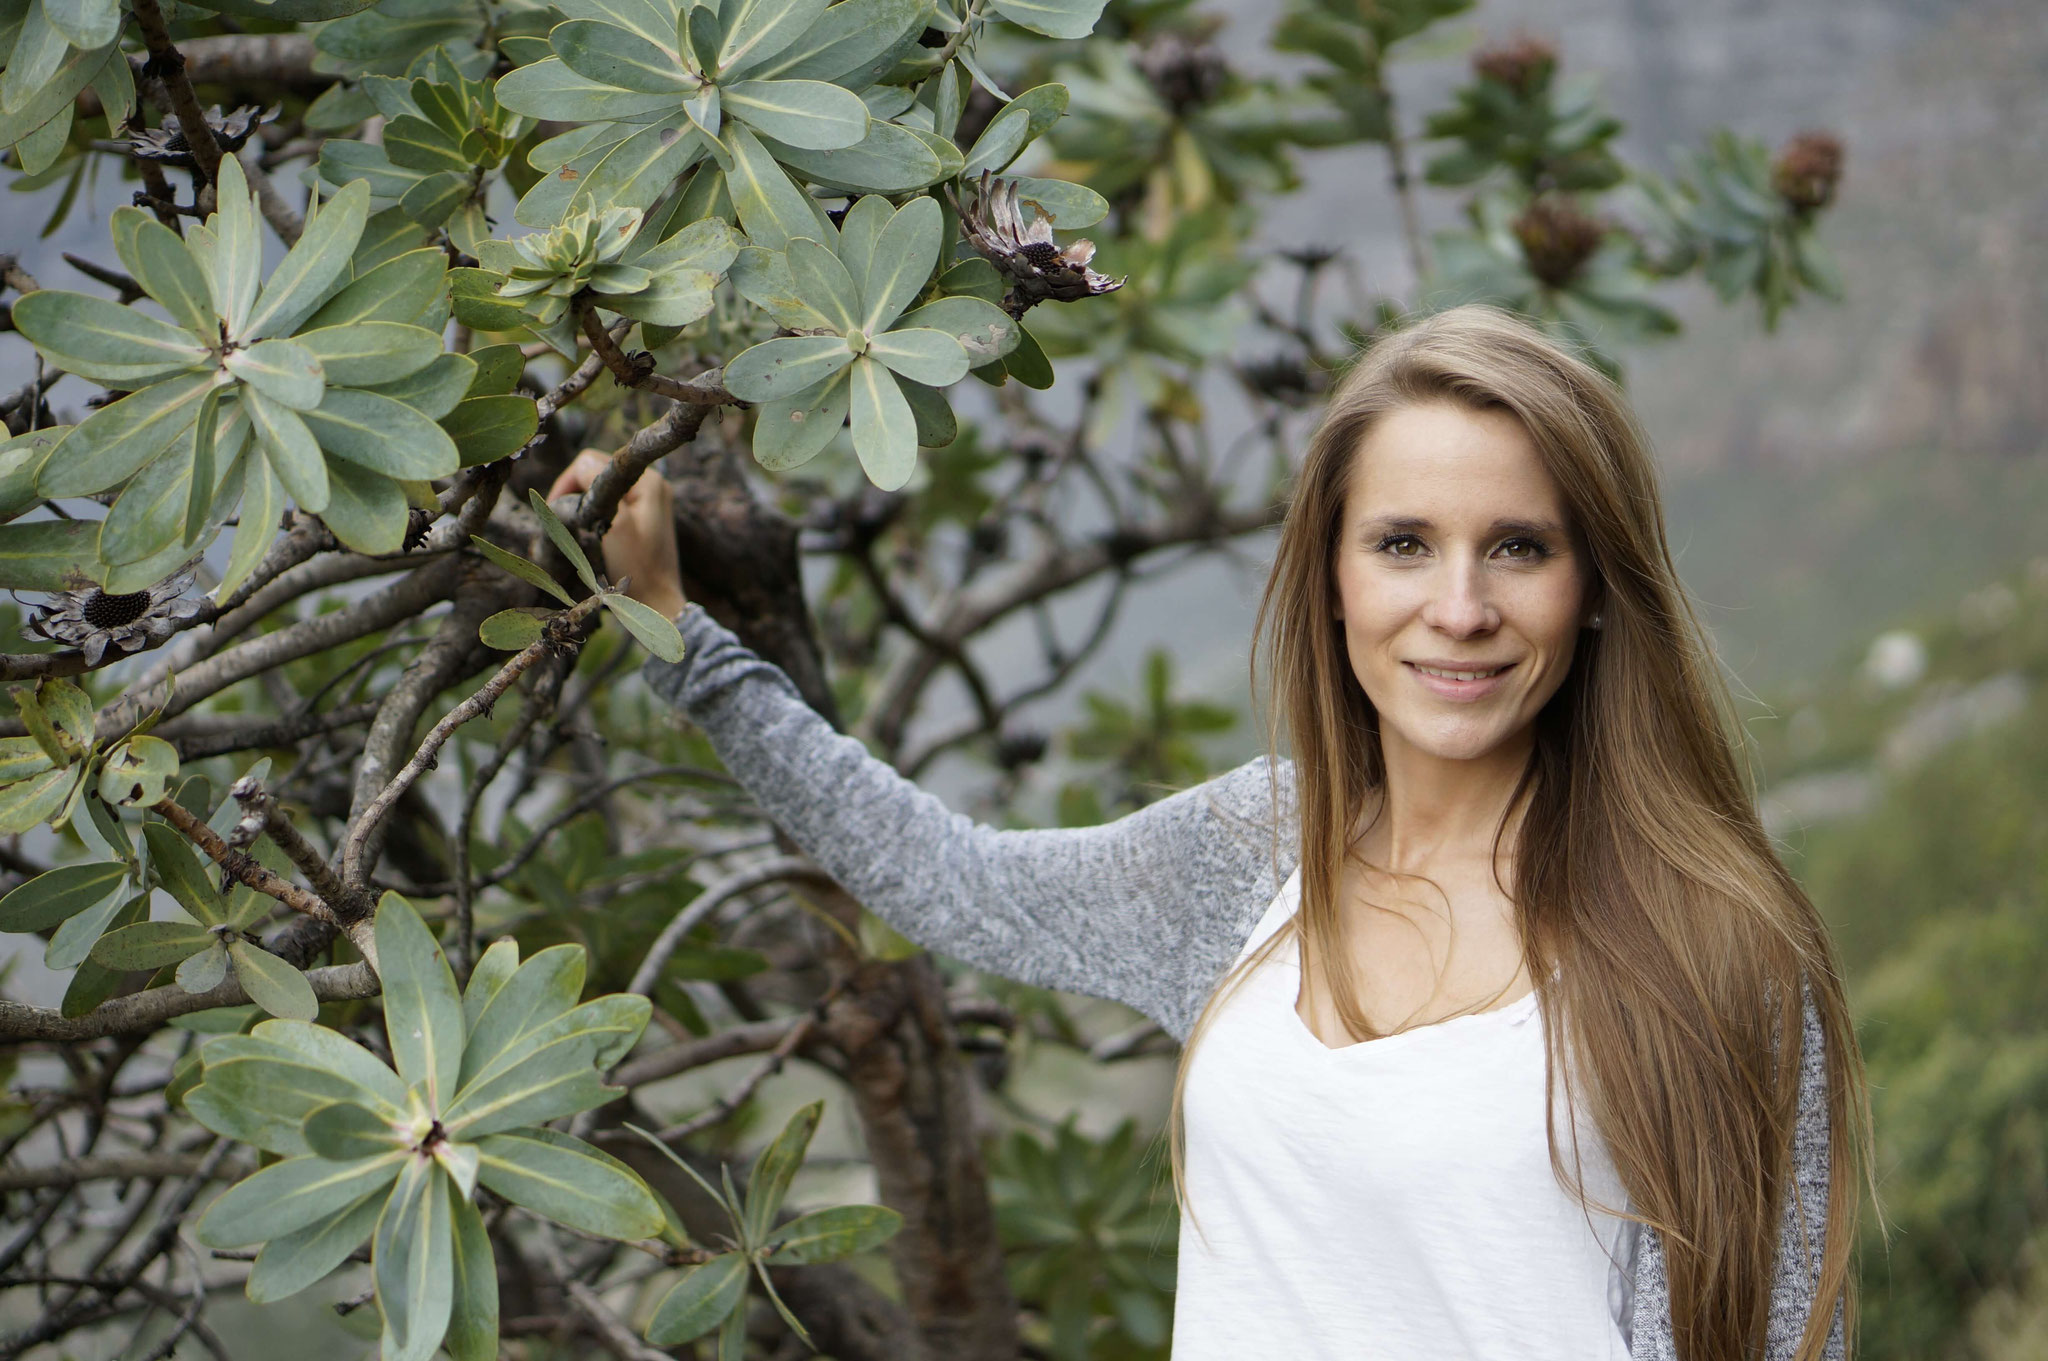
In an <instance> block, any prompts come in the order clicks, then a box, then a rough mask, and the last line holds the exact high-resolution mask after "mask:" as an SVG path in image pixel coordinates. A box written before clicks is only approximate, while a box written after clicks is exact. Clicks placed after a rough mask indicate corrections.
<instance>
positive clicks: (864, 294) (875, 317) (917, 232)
mask: <svg viewBox="0 0 2048 1361" xmlns="http://www.w3.org/2000/svg"><path fill="white" fill-rule="evenodd" d="M940 216H941V215H940V212H939V201H938V200H937V199H935V198H932V197H931V196H930V195H928V194H927V195H923V196H920V197H918V198H914V199H912V200H911V201H910V202H908V203H906V204H904V205H903V206H902V207H901V208H898V209H897V210H896V214H895V216H893V217H891V218H890V219H889V221H888V223H887V225H885V226H884V227H883V228H882V230H881V232H880V233H879V234H878V235H877V236H876V238H875V247H874V255H873V257H872V258H871V259H870V260H869V261H868V267H867V270H866V271H865V272H864V273H863V274H862V275H861V276H860V296H861V301H862V303H863V304H864V305H865V306H866V308H867V316H866V318H865V324H864V329H865V330H866V331H867V333H868V334H869V335H875V334H877V333H879V332H881V331H884V330H887V329H889V327H890V325H891V324H892V323H893V322H895V320H896V318H897V317H898V316H899V315H901V313H902V311H903V309H904V308H905V307H908V306H909V305H910V301H911V299H913V298H915V297H916V296H917V294H918V290H920V289H922V288H923V287H924V283H925V280H926V279H929V278H930V277H931V273H932V266H933V265H934V264H936V263H937V262H938V258H939V235H940V230H941V227H940Z"/></svg>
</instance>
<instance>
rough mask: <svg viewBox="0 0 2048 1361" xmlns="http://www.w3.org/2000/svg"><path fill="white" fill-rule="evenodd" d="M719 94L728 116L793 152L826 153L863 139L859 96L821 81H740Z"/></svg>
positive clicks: (862, 108) (864, 130)
mask: <svg viewBox="0 0 2048 1361" xmlns="http://www.w3.org/2000/svg"><path fill="white" fill-rule="evenodd" d="M723 92H724V96H725V111H726V112H727V113H728V114H730V115H731V116H732V117H734V118H738V119H741V120H743V121H744V122H746V123H747V124H748V125H749V126H751V127H752V128H753V129H754V130H755V131H756V132H759V133H761V134H762V135H763V136H766V137H773V138H774V139H775V140H776V141H778V142H787V143H789V145H791V146H793V147H803V148H805V149H806V150H810V151H831V150H834V149H835V148H838V147H850V146H852V145H854V144H855V143H856V142H858V141H860V140H861V139H862V138H863V137H866V136H867V135H868V106H867V105H865V104H863V103H861V102H860V96H859V95H857V94H855V93H853V91H851V90H846V89H841V88H840V87H839V86H837V85H828V84H826V83H825V82H824V81H822V80H741V81H735V82H733V83H732V84H730V85H726V86H724V87H723Z"/></svg>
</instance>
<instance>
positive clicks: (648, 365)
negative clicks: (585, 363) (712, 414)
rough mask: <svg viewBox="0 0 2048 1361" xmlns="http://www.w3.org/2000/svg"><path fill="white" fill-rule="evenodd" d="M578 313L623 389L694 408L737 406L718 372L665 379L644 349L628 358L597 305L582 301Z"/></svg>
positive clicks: (598, 354)
mask: <svg viewBox="0 0 2048 1361" xmlns="http://www.w3.org/2000/svg"><path fill="white" fill-rule="evenodd" d="M576 313H577V316H578V317H579V318H580V319H581V321H582V323H583V334H584V335H586V336H588V337H590V348H591V349H592V351H594V352H595V353H596V355H597V356H598V358H600V359H601V360H603V361H604V366H605V367H606V368H608V369H610V370H611V374H612V379H613V381H615V382H616V383H618V385H619V386H620V387H629V388H638V389H640V390H641V391H642V392H651V393H653V394H654V395H655V396H657V397H666V398H668V399H669V400H670V401H673V402H683V403H685V404H688V405H692V406H731V405H734V404H736V403H738V401H739V398H737V397H735V396H733V395H732V394H731V393H730V392H727V391H726V390H725V384H724V382H723V381H721V379H720V377H719V372H718V371H714V372H713V373H711V374H708V375H705V376H703V377H699V378H692V379H676V378H666V377H663V376H662V375H661V374H658V373H656V372H655V371H654V356H653V355H651V354H648V353H647V352H646V351H645V350H642V351H640V352H638V353H636V354H632V355H628V354H627V353H626V352H625V351H623V350H621V349H620V348H619V343H618V339H617V337H616V336H614V335H613V334H612V332H611V331H607V330H606V329H605V325H604V323H603V322H602V321H600V320H598V316H597V305H596V304H595V303H593V302H590V301H589V300H588V299H583V300H580V301H579V302H578V303H577V305H576ZM620 334H624V332H620Z"/></svg>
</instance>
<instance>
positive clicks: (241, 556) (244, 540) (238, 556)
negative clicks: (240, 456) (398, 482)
mask: <svg viewBox="0 0 2048 1361" xmlns="http://www.w3.org/2000/svg"><path fill="white" fill-rule="evenodd" d="M300 428H301V429H303V428H304V423H303V422H301V423H300ZM307 438H308V439H310V438H311V436H310V435H309V436H308V437H307ZM321 475H322V477H323V478H324V477H325V475H326V470H325V469H324V468H323V469H322V470H321ZM284 497H285V493H284V484H283V483H282V482H280V481H278V480H277V475H276V474H275V473H273V472H272V471H271V470H270V455H269V453H268V451H267V448H266V447H265V446H263V445H261V444H260V443H259V445H258V447H256V448H253V449H251V450H249V452H248V454H247V456H246V457H245V458H244V460H243V463H242V505H241V509H240V511H239V512H238V513H237V516H238V519H239V521H240V523H239V524H238V525H237V526H236V528H235V545H234V548H233V550H232V551H231V552H230V553H229V554H228V565H227V569H226V570H225V571H224V572H222V574H221V579H220V585H218V586H216V587H214V588H213V598H214V600H216V601H222V600H226V599H227V598H228V597H229V596H231V595H233V594H234V591H235V588H236V587H237V586H240V585H241V584H242V583H243V582H244V581H247V580H248V579H249V574H250V573H251V572H253V571H255V570H256V565H257V564H258V563H260V562H261V561H262V560H263V555H264V554H265V553H266V552H268V551H269V549H270V545H271V542H272V541H273V540H274V539H275V538H276V537H277V530H278V522H279V521H280V520H281V519H282V518H283V516H284Z"/></svg>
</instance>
